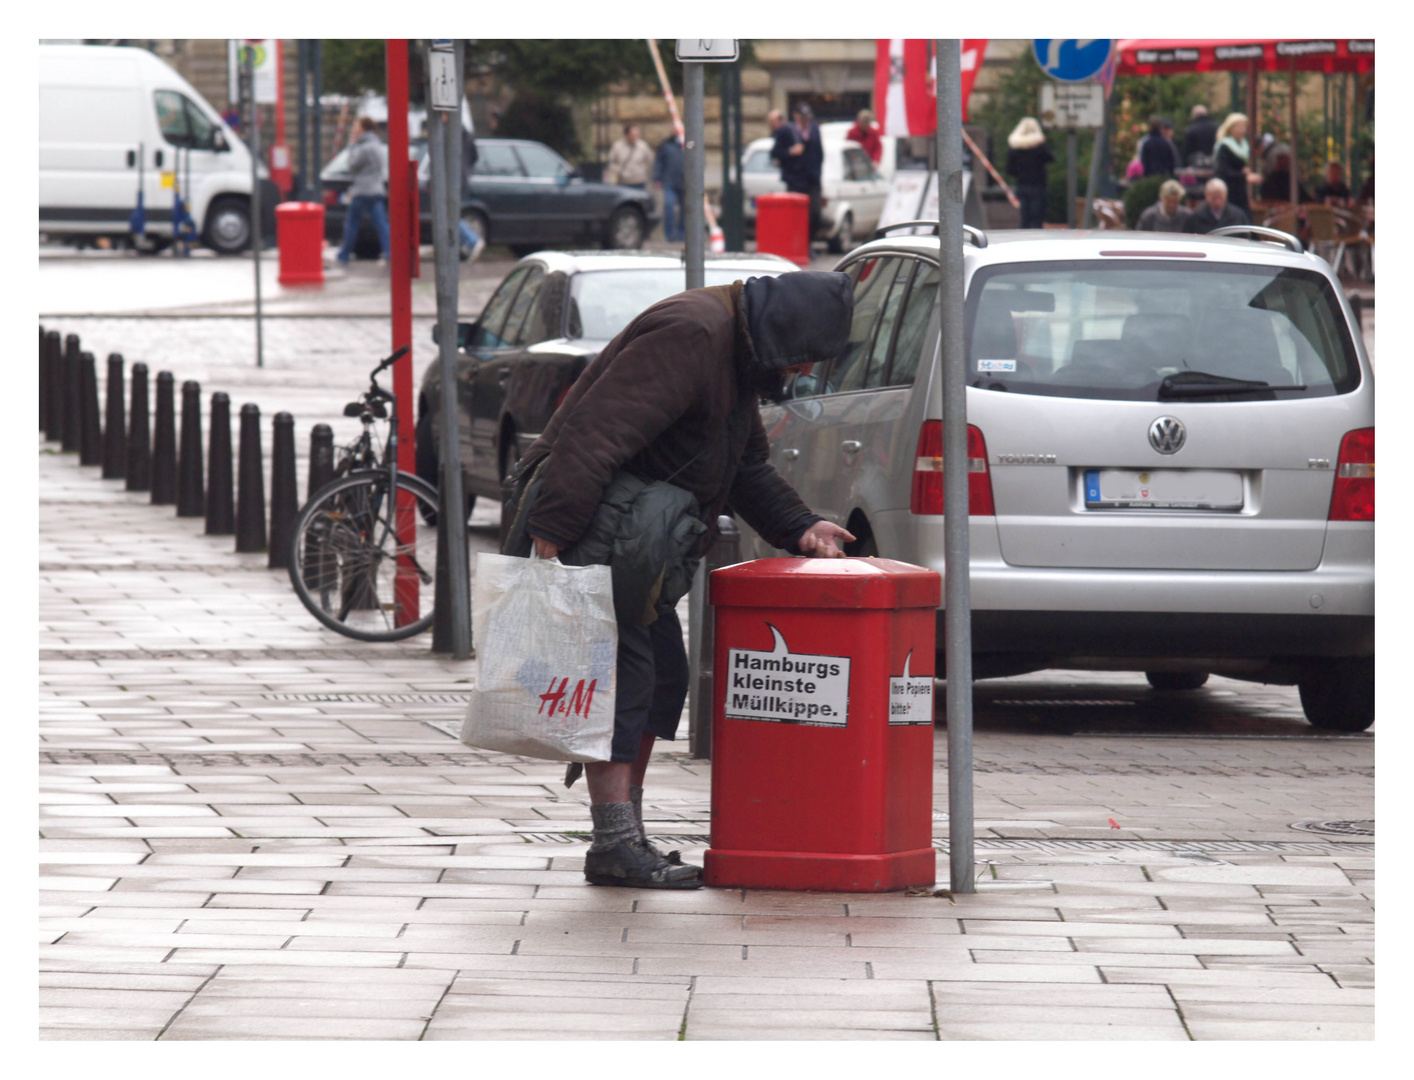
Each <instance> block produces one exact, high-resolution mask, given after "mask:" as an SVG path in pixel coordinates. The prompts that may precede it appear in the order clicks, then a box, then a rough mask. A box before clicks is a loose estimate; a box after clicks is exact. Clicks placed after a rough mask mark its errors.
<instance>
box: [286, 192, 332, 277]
mask: <svg viewBox="0 0 1414 1080" xmlns="http://www.w3.org/2000/svg"><path fill="white" fill-rule="evenodd" d="M275 237H276V239H277V241H278V242H279V245H280V284H281V285H323V284H324V206H323V204H322V203H317V202H284V203H280V204H279V205H278V206H277V207H275Z"/></svg>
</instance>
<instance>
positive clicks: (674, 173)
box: [653, 131, 687, 243]
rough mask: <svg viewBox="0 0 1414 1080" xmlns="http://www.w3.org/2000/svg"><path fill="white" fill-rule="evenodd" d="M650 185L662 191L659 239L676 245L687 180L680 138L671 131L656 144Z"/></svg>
mask: <svg viewBox="0 0 1414 1080" xmlns="http://www.w3.org/2000/svg"><path fill="white" fill-rule="evenodd" d="M653 184H654V186H655V187H658V188H660V189H661V190H662V192H663V239H664V240H667V241H668V242H669V243H679V242H681V241H682V240H683V238H684V237H685V236H686V235H687V234H686V232H685V231H684V229H683V220H682V219H683V202H684V200H685V198H686V190H685V189H686V186H687V181H686V179H685V176H684V172H683V148H682V139H681V138H680V137H679V136H678V133H677V132H676V131H675V132H673V133H672V134H671V135H669V136H668V137H667V138H666V139H664V140H663V141H662V142H661V143H659V144H658V153H657V154H656V155H655V156H654V158H653Z"/></svg>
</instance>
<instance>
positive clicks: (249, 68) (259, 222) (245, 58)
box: [241, 43, 265, 367]
mask: <svg viewBox="0 0 1414 1080" xmlns="http://www.w3.org/2000/svg"><path fill="white" fill-rule="evenodd" d="M241 75H242V78H241V82H242V87H241V89H242V90H243V91H244V93H243V95H242V96H243V97H244V99H245V100H246V101H247V102H248V103H249V109H250V111H249V112H248V113H247V115H248V116H249V117H250V139H249V140H248V141H247V143H246V145H247V146H248V147H249V148H250V253H251V256H252V261H253V262H254V263H255V366H256V367H264V366H265V336H264V333H263V331H262V327H261V324H260V318H261V303H260V247H261V243H262V241H263V240H264V237H263V236H262V235H261V234H262V233H263V232H264V229H263V225H264V217H263V214H262V211H261V206H260V106H259V105H257V104H256V100H257V95H256V92H255V46H254V45H253V44H250V43H247V44H246V45H245V46H244V47H243V48H242V50H241Z"/></svg>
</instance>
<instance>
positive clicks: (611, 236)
mask: <svg viewBox="0 0 1414 1080" xmlns="http://www.w3.org/2000/svg"><path fill="white" fill-rule="evenodd" d="M647 235H648V223H647V222H646V221H644V219H643V215H642V214H641V213H639V212H638V211H637V210H635V209H634V208H633V207H631V206H621V207H619V208H618V209H617V210H615V211H614V213H613V215H612V216H611V217H610V218H609V227H608V229H607V230H606V232H605V237H606V239H605V240H604V246H605V247H606V248H617V249H620V250H630V249H635V248H641V247H642V246H643V240H644V237H646V236H647Z"/></svg>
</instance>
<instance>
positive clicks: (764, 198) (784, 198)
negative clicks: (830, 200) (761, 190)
mask: <svg viewBox="0 0 1414 1080" xmlns="http://www.w3.org/2000/svg"><path fill="white" fill-rule="evenodd" d="M762 203H800V204H801V205H803V206H809V205H810V196H809V195H802V194H801V193H800V192H798V191H768V192H766V194H764V195H758V196H756V205H757V206H760V205H761V204H762Z"/></svg>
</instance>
